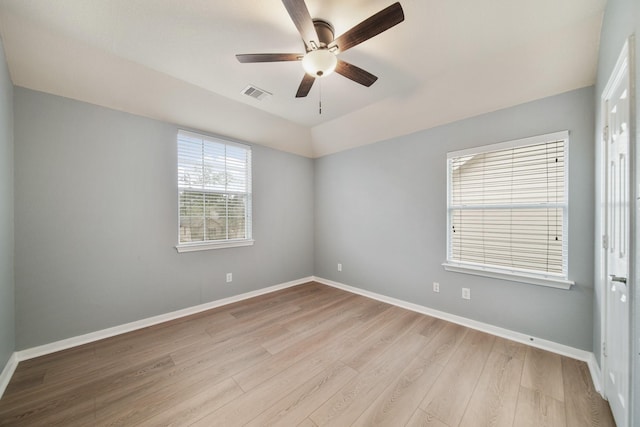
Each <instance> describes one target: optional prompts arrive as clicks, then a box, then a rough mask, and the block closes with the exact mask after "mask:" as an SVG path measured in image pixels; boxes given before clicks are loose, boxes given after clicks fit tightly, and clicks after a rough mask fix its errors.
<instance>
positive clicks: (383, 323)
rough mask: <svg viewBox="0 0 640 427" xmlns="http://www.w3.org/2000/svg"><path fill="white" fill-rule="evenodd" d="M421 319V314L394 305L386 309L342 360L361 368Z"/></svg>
mask: <svg viewBox="0 0 640 427" xmlns="http://www.w3.org/2000/svg"><path fill="white" fill-rule="evenodd" d="M419 319H420V315H418V314H416V313H413V312H410V311H407V310H403V309H399V308H397V307H392V308H390V309H389V310H387V311H385V312H384V313H383V314H382V315H381V316H380V319H379V321H378V322H374V323H372V324H371V325H370V326H369V328H368V329H367V330H366V331H364V332H363V338H362V340H361V341H360V343H359V345H358V347H357V348H356V349H355V350H354V351H353V352H352V353H351V354H349V355H348V356H346V357H344V358H343V359H342V361H343V362H344V363H345V364H347V365H349V366H351V367H352V368H353V369H355V370H360V369H362V367H363V366H364V365H366V364H367V363H368V362H369V361H370V360H372V359H375V358H376V357H377V356H378V355H380V354H382V353H384V352H385V351H386V350H387V349H388V348H389V347H390V346H391V345H393V342H394V341H395V340H397V339H398V338H399V337H400V336H401V335H402V333H404V332H406V331H407V330H408V329H409V328H410V327H411V326H412V325H413V324H414V323H416V322H417V321H418V320H419Z"/></svg>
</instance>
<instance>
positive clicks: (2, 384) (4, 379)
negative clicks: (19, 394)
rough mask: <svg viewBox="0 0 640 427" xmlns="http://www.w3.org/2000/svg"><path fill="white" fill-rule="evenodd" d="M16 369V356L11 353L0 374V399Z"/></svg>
mask: <svg viewBox="0 0 640 427" xmlns="http://www.w3.org/2000/svg"><path fill="white" fill-rule="evenodd" d="M17 367H18V356H17V355H16V353H15V352H14V353H12V354H11V357H9V360H7V364H6V365H5V366H4V369H3V370H2V373H1V374H0V398H2V395H3V394H4V391H5V390H6V389H7V386H8V385H9V381H11V377H12V376H13V373H14V372H15V371H16V368H17Z"/></svg>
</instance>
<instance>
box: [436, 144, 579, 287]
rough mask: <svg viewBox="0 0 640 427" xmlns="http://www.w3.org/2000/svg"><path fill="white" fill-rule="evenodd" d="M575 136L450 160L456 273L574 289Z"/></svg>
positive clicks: (450, 260)
mask: <svg viewBox="0 0 640 427" xmlns="http://www.w3.org/2000/svg"><path fill="white" fill-rule="evenodd" d="M567 153H568V132H559V133H555V134H550V135H542V136H537V137H532V138H526V139H522V140H518V141H510V142H506V143H501V144H493V145H490V146H485V147H479V148H474V149H469V150H463V151H456V152H452V153H448V155H447V169H448V231H447V237H448V247H447V262H446V263H445V268H447V269H448V270H453V271H460V272H468V273H472V274H474V273H475V274H482V275H489V276H492V277H499V278H509V279H511V280H516V281H523V282H530V283H535V284H545V285H546V284H551V286H556V287H562V288H568V287H569V286H570V285H571V282H570V281H568V278H567V248H568V245H567V206H568V203H567V195H568V194H567V188H568V187H567V174H566V172H567Z"/></svg>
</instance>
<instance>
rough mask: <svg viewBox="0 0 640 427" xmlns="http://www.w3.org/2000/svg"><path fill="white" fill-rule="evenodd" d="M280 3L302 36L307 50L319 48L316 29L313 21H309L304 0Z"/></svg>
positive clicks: (285, 0)
mask: <svg viewBox="0 0 640 427" xmlns="http://www.w3.org/2000/svg"><path fill="white" fill-rule="evenodd" d="M282 3H283V4H284V7H285V8H286V9H287V12H289V16H290V17H291V20H292V21H293V23H294V24H295V26H296V28H297V29H298V32H299V33H300V35H301V36H302V40H304V44H305V46H307V50H314V49H317V48H319V47H320V43H319V42H318V34H317V33H316V28H315V26H314V25H313V20H312V19H311V15H310V14H309V9H307V5H306V4H305V3H304V0H282Z"/></svg>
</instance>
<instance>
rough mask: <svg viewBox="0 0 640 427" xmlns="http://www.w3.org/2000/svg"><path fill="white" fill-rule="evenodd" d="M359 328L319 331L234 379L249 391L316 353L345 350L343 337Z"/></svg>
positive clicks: (359, 325)
mask: <svg viewBox="0 0 640 427" xmlns="http://www.w3.org/2000/svg"><path fill="white" fill-rule="evenodd" d="M358 328H362V325H361V324H359V323H353V324H350V325H345V326H344V327H342V328H340V329H339V330H335V329H328V330H321V331H318V332H316V333H315V334H313V335H310V336H308V337H306V338H304V339H302V340H300V341H298V342H297V344H295V345H291V346H289V347H287V348H286V349H285V350H283V351H281V352H278V353H277V354H274V355H270V357H269V358H268V359H266V360H264V361H262V362H260V363H257V364H255V365H253V366H251V367H249V368H247V369H245V370H243V371H242V372H239V373H238V374H236V375H234V376H233V378H234V380H236V382H237V383H238V384H239V385H240V387H241V388H242V390H244V391H249V390H251V389H253V388H254V387H256V386H257V385H259V384H261V383H263V382H264V381H266V380H268V379H269V378H272V377H274V376H275V375H278V374H279V373H280V372H282V371H284V370H285V369H287V368H288V367H290V366H292V365H294V364H295V363H297V362H299V361H300V360H302V359H304V358H306V357H310V356H312V355H313V354H315V353H318V352H320V351H326V350H328V349H329V350H330V349H332V348H341V349H344V348H345V347H344V346H343V345H342V337H343V336H345V335H348V334H350V333H353V332H354V330H357V329H358Z"/></svg>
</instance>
